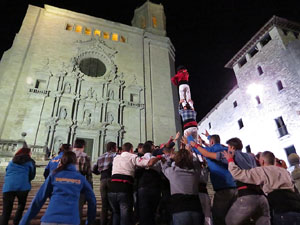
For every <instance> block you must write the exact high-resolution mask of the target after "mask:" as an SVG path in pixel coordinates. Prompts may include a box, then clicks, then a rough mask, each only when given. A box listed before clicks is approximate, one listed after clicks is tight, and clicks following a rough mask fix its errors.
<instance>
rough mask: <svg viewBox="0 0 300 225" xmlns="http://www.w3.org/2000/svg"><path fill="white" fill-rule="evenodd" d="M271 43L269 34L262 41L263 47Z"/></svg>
mask: <svg viewBox="0 0 300 225" xmlns="http://www.w3.org/2000/svg"><path fill="white" fill-rule="evenodd" d="M269 41H271V36H270V35H269V34H267V35H266V36H265V37H264V38H263V39H262V40H261V41H260V43H261V45H262V46H265V45H266V44H268V43H269Z"/></svg>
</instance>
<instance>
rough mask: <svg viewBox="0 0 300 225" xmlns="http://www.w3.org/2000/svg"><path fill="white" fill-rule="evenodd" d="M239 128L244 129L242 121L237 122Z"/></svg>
mask: <svg viewBox="0 0 300 225" xmlns="http://www.w3.org/2000/svg"><path fill="white" fill-rule="evenodd" d="M238 124H239V128H240V129H242V128H243V127H244V123H243V120H242V119H239V120H238Z"/></svg>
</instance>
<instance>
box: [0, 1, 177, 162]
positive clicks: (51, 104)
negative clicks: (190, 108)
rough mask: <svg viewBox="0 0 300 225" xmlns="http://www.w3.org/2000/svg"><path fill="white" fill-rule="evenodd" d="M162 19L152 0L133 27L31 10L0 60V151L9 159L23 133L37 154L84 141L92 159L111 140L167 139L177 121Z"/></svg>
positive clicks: (53, 10)
mask: <svg viewBox="0 0 300 225" xmlns="http://www.w3.org/2000/svg"><path fill="white" fill-rule="evenodd" d="M165 21H166V19H165V15H164V10H163V6H162V5H160V4H153V3H151V2H150V1H147V2H146V3H145V4H144V5H142V6H141V7H139V8H137V9H136V10H135V13H134V18H133V20H132V26H128V25H124V24H120V23H115V22H112V21H107V20H104V19H101V18H96V17H92V16H88V15H84V14H80V13H76V12H72V11H68V10H65V9H60V8H56V7H52V6H49V5H45V7H44V8H39V7H35V6H31V5H29V7H28V10H27V13H26V16H25V18H24V21H23V24H22V27H21V29H20V31H19V33H18V34H17V35H16V37H15V40H14V43H13V46H12V48H11V49H9V50H8V51H7V52H5V54H4V55H3V57H2V60H1V63H0V96H1V98H0V105H1V107H0V115H1V116H0V153H2V155H3V154H4V153H9V154H12V153H13V152H14V151H15V150H16V148H17V146H16V145H17V144H16V141H17V140H18V139H20V138H21V135H20V134H21V133H23V134H24V135H23V137H25V140H26V141H27V143H28V144H29V145H30V146H33V149H34V151H35V152H37V153H38V152H41V153H42V154H44V151H45V149H46V148H48V149H50V150H51V151H54V152H56V151H57V150H58V147H59V145H60V144H61V143H67V142H68V143H73V141H74V140H75V139H76V138H84V139H85V140H86V142H87V150H86V151H87V152H88V154H89V155H91V156H92V158H93V160H95V159H96V158H97V157H98V155H100V154H101V153H103V149H104V146H105V144H106V143H107V142H108V141H115V142H117V143H118V145H119V146H120V145H121V144H122V143H124V142H131V143H132V144H133V145H134V146H136V145H137V144H138V143H139V142H145V141H146V140H153V141H154V142H155V143H162V142H164V141H166V140H168V139H169V137H170V135H174V134H175V133H176V130H179V128H180V118H176V114H175V112H176V107H174V99H176V98H177V91H176V90H175V89H174V88H173V87H172V85H171V82H170V78H171V76H172V74H174V47H173V45H172V43H171V41H170V39H169V38H168V37H166V24H165ZM25 133H26V136H25ZM9 154H8V155H9Z"/></svg>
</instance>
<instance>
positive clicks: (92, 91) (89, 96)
mask: <svg viewBox="0 0 300 225" xmlns="http://www.w3.org/2000/svg"><path fill="white" fill-rule="evenodd" d="M94 92H95V91H94V90H93V88H90V89H89V90H88V91H87V94H86V95H87V97H88V98H93V96H94Z"/></svg>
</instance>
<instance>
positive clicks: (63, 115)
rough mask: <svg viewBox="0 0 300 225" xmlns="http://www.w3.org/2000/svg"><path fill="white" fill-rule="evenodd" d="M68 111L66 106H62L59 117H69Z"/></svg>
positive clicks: (63, 118)
mask: <svg viewBox="0 0 300 225" xmlns="http://www.w3.org/2000/svg"><path fill="white" fill-rule="evenodd" d="M67 115H68V112H67V109H66V108H65V107H62V108H61V109H60V112H59V119H62V120H65V119H66V118H67Z"/></svg>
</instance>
